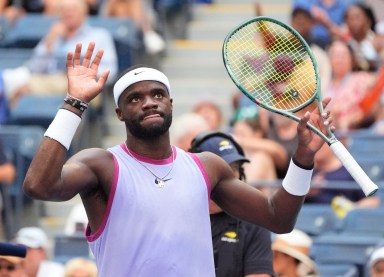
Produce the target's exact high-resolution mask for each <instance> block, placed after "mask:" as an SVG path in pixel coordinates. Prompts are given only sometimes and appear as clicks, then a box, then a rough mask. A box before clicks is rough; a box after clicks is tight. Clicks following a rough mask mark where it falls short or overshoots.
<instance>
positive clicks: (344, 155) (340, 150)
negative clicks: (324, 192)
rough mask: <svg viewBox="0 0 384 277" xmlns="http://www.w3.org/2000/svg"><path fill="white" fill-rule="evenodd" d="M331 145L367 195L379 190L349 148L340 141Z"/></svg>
mask: <svg viewBox="0 0 384 277" xmlns="http://www.w3.org/2000/svg"><path fill="white" fill-rule="evenodd" d="M330 147H331V149H332V151H333V153H335V155H336V157H337V158H338V159H339V160H340V161H341V162H342V164H343V165H344V167H345V168H346V169H347V170H348V172H349V173H350V174H351V176H352V177H353V179H355V181H356V182H357V183H358V184H359V186H360V187H361V189H362V190H363V192H364V194H365V196H371V195H373V194H374V193H375V192H376V191H377V190H378V186H377V185H376V184H374V183H373V182H372V180H371V179H370V178H369V177H368V175H367V174H366V173H365V172H364V170H363V169H362V168H361V167H360V165H359V164H358V163H357V162H356V160H355V159H354V158H353V157H352V155H351V154H350V153H349V151H348V150H347V148H345V146H344V145H343V144H342V143H341V142H340V141H336V142H334V143H332V144H331V145H330Z"/></svg>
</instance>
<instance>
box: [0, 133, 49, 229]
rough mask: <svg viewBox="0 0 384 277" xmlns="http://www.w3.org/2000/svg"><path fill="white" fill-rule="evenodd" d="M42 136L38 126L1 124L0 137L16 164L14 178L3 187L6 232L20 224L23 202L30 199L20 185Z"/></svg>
mask: <svg viewBox="0 0 384 277" xmlns="http://www.w3.org/2000/svg"><path fill="white" fill-rule="evenodd" d="M43 136H44V129H43V128H42V127H39V126H18V125H2V126H1V127H0V139H1V141H2V143H3V145H4V147H5V148H6V149H7V150H8V151H9V152H11V153H12V156H13V163H14V164H15V166H16V173H17V174H16V180H15V181H14V182H13V183H12V184H11V185H10V186H6V187H4V188H3V193H4V195H3V197H4V212H5V222H6V224H5V226H6V228H7V230H6V232H7V233H8V234H10V235H13V234H14V233H15V232H16V231H17V230H18V229H19V228H20V227H21V226H22V222H21V219H22V213H23V208H24V203H25V202H27V201H28V200H30V199H29V198H28V197H27V196H26V195H25V194H24V192H23V190H22V185H23V181H24V177H25V174H26V172H27V170H28V167H29V164H30V162H31V161H32V158H33V156H34V154H35V152H36V150H37V148H38V146H39V144H40V142H41V140H42V138H43Z"/></svg>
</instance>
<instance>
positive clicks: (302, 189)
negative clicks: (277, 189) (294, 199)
mask: <svg viewBox="0 0 384 277" xmlns="http://www.w3.org/2000/svg"><path fill="white" fill-rule="evenodd" d="M312 172H313V169H310V170H308V169H302V168H300V167H298V166H297V165H296V164H295V163H294V162H293V161H292V160H291V162H290V164H289V167H288V171H287V174H286V175H285V177H284V180H283V183H282V185H283V187H284V189H285V190H286V191H287V192H288V193H290V194H293V195H297V196H303V195H306V194H307V193H308V191H309V187H310V183H311V178H312Z"/></svg>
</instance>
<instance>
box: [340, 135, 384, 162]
mask: <svg viewBox="0 0 384 277" xmlns="http://www.w3.org/2000/svg"><path fill="white" fill-rule="evenodd" d="M347 148H348V150H349V152H350V153H351V154H352V156H353V157H354V158H355V159H356V161H359V159H364V158H373V157H378V158H380V157H381V158H382V159H383V161H384V158H383V156H382V153H381V151H380V150H381V149H383V148H384V135H380V134H375V133H373V132H372V131H371V130H362V131H356V132H351V133H350V134H349V135H348V147H347Z"/></svg>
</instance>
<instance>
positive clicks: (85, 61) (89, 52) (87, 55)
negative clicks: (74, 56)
mask: <svg viewBox="0 0 384 277" xmlns="http://www.w3.org/2000/svg"><path fill="white" fill-rule="evenodd" d="M94 50H95V43H94V42H90V43H89V44H88V48H87V51H86V52H85V55H84V59H83V66H85V67H89V65H90V64H91V59H92V54H93V51H94Z"/></svg>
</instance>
